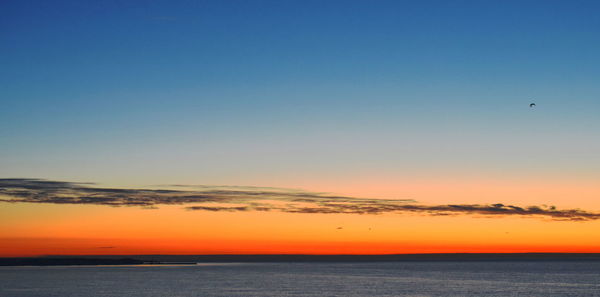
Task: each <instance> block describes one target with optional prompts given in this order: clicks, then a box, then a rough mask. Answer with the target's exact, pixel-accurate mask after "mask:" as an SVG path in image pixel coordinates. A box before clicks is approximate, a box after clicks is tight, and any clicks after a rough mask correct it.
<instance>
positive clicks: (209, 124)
mask: <svg viewBox="0 0 600 297" xmlns="http://www.w3.org/2000/svg"><path fill="white" fill-rule="evenodd" d="M599 8H600V3H598V2H597V1H291V0H290V1H61V0H58V1H50V2H49V1H11V0H9V1H2V2H1V3H0V65H2V67H0V256H16V255H44V254H153V253H164V254H169V253H171V254H206V253H209V254H210V253H213V254H221V253H312V254H336V253H349V254H361V253H363V254H364V253H371V254H372V253H419V252H533V251H535V252H546V251H547V252H550V251H551V252H556V251H558V252H600V236H598V235H600V234H599V232H598V231H597V230H600V220H599V219H598V218H599V215H598V213H600V200H599V199H600V182H599V180H600V154H598V152H599V151H600V138H599V137H598V135H599V133H600V117H599V116H598V115H599V114H600V100H599V99H598V98H600V86H598V83H597V80H596V78H597V77H599V76H600V58H599V57H598V55H597V53H598V52H600V19H599V18H597V15H596V14H597V13H596V12H597V11H598V9H599ZM532 102H535V103H536V106H535V107H533V108H530V107H529V104H530V103H532ZM182 196H183V197H188V198H186V199H182V198H181V197H182ZM299 199H300V200H299ZM132 201H133V202H132Z"/></svg>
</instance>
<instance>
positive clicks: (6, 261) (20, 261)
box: [0, 256, 147, 266]
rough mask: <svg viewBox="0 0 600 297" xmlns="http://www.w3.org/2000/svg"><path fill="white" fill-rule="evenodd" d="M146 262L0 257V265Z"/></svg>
mask: <svg viewBox="0 0 600 297" xmlns="http://www.w3.org/2000/svg"><path fill="white" fill-rule="evenodd" d="M146 263H147V262H145V261H142V260H136V259H132V258H120V259H112V258H103V259H100V258H88V257H79V256H78V257H27V258H0V266H58V265H140V264H146Z"/></svg>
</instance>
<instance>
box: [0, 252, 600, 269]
mask: <svg viewBox="0 0 600 297" xmlns="http://www.w3.org/2000/svg"><path fill="white" fill-rule="evenodd" d="M452 261H458V262H478V261H600V253H452V254H450V253H448V254H394V255H301V254H290V255H288V254H277V255H268V254H261V255H86V256H79V255H78V256H42V257H12V258H9V257H5V258H0V266H66V265H74V266H83V265H95V266H97V265H110V266H114V265H144V264H146V265H173V264H178V265H194V264H196V263H269V262H452Z"/></svg>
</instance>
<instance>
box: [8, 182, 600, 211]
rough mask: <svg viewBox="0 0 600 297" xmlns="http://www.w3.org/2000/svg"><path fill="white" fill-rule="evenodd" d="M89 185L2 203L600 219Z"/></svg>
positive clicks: (222, 189)
mask: <svg viewBox="0 0 600 297" xmlns="http://www.w3.org/2000/svg"><path fill="white" fill-rule="evenodd" d="M93 185H94V184H91V183H73V182H64V181H49V180H41V179H25V178H21V179H19V178H12V179H0V202H9V203H52V204H85V205H107V206H137V207H143V208H150V209H152V208H157V206H159V205H185V204H194V205H191V206H187V207H185V209H187V210H190V211H211V212H245V211H278V212H286V213H303V214H370V215H378V214H386V213H397V214H401V213H413V214H423V215H433V216H442V215H483V216H493V217H503V216H520V217H542V218H549V219H551V220H557V221H590V220H598V219H600V213H596V212H589V211H585V210H580V209H562V210H559V209H557V208H556V207H554V206H546V205H542V206H526V207H521V206H515V205H505V204H501V203H497V204H447V205H423V204H417V203H416V202H415V201H414V200H409V199H372V198H355V197H347V196H336V195H328V194H324V193H312V192H305V191H301V190H288V189H280V188H262V187H239V186H189V187H187V186H186V187H183V186H181V185H177V186H178V187H180V188H185V189H184V190H170V189H119V188H100V187H94V186H93ZM3 197H5V198H3ZM198 204H202V205H198ZM207 204H208V205H207ZM223 204H225V206H223Z"/></svg>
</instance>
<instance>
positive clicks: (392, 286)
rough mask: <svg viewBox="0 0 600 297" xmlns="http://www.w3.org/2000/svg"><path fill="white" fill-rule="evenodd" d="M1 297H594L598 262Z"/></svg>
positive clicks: (367, 271)
mask: <svg viewBox="0 0 600 297" xmlns="http://www.w3.org/2000/svg"><path fill="white" fill-rule="evenodd" d="M0 296H2V297H21V296H23V297H34V296H44V297H46V296H56V297H87V296H89V297H96V296H127V297H137V296H139V297H142V296H143V297H153V296H161V297H163V296H168V297H177V296H181V297H187V296H208V297H210V296H244V297H247V296H411V297H417V296H419V297H424V296H519V297H529V296H540V297H551V296H561V297H564V296H586V297H589V296H600V263H599V262H412V263H410V262H409V263H402V262H395V263H259V264H206V265H198V266H113V267H100V266H86V267H77V266H72V267H0Z"/></svg>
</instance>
